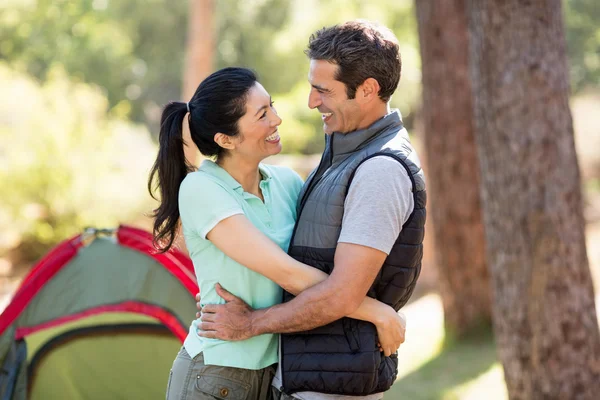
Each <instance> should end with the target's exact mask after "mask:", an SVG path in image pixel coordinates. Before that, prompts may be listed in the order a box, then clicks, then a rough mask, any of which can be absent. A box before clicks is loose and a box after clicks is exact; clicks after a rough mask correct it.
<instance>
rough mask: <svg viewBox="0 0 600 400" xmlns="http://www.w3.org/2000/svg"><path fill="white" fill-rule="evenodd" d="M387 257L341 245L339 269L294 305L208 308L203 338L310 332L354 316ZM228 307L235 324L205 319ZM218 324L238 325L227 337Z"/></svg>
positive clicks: (304, 294)
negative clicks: (252, 307)
mask: <svg viewBox="0 0 600 400" xmlns="http://www.w3.org/2000/svg"><path fill="white" fill-rule="evenodd" d="M386 257H387V254H386V253H384V252H382V251H380V250H377V249H374V248H371V247H366V246H361V245H357V244H352V243H338V246H337V249H336V252H335V259H334V265H335V268H334V269H333V272H332V273H331V275H330V277H329V278H328V279H326V280H325V281H323V282H321V283H318V284H317V285H315V286H313V287H311V288H309V289H307V290H305V291H303V292H302V293H300V294H299V295H298V297H296V298H294V299H293V300H292V301H290V302H287V303H284V304H279V305H276V306H273V307H269V308H266V309H262V310H251V309H250V308H248V307H247V305H246V306H245V307H247V309H246V310H242V309H241V308H244V306H243V305H241V304H239V303H236V302H231V303H227V304H224V305H212V304H207V305H206V306H204V307H203V309H202V314H203V318H202V321H203V322H202V323H201V324H200V329H201V330H202V332H200V335H201V336H203V337H208V338H214V337H217V336H219V338H222V339H228V340H242V339H247V338H249V337H252V336H256V335H262V334H264V333H286V332H298V331H305V330H310V329H313V328H316V327H318V326H323V325H326V324H328V323H330V322H332V321H335V320H338V319H340V318H342V317H344V316H346V315H350V314H352V313H354V312H355V311H356V310H357V309H358V307H359V306H360V305H361V303H362V302H363V300H364V298H365V296H366V294H367V291H368V290H369V288H370V287H371V285H372V284H373V282H374V281H375V277H376V276H377V274H378V273H379V270H380V269H381V266H382V265H383V262H384V261H385V258H386ZM225 300H227V299H225ZM228 306H229V307H230V308H235V310H233V311H234V314H233V315H235V316H236V320H235V321H218V320H215V319H214V318H213V317H212V316H210V315H207V317H206V318H205V317H204V315H205V314H211V313H214V312H216V311H217V310H219V308H226V307H228ZM226 315H227V314H226ZM215 323H217V324H224V323H225V324H235V327H232V326H228V329H227V332H228V334H229V336H228V337H223V336H222V335H217V334H216V333H215V332H214V331H212V329H213V325H214V324H215ZM236 327H237V328H236Z"/></svg>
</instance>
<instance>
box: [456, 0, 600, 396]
mask: <svg viewBox="0 0 600 400" xmlns="http://www.w3.org/2000/svg"><path fill="white" fill-rule="evenodd" d="M468 16H469V30H470V32H471V58H470V60H471V68H470V71H471V81H472V84H473V94H474V99H475V103H474V104H475V121H476V132H477V135H476V141H477V146H478V150H479V156H480V164H481V177H482V196H483V212H484V221H485V228H486V229H485V231H486V240H487V249H488V262H489V264H490V271H491V276H492V282H493V290H494V299H495V300H494V304H493V312H494V326H495V333H496V338H497V342H498V345H499V355H500V359H501V361H502V364H503V366H504V374H505V378H506V383H507V387H508V392H509V395H510V398H511V399H597V398H598V394H599V393H600V334H599V332H598V322H597V319H596V310H595V305H594V293H593V288H592V281H591V277H590V271H589V266H588V260H587V254H586V248H585V240H584V239H585V238H584V225H585V222H584V219H583V212H582V198H581V188H580V174H579V170H578V165H577V155H576V153H575V146H574V140H573V124H572V119H571V113H570V110H569V102H568V100H569V75H568V68H567V60H566V45H565V32H564V28H563V20H562V10H561V1H560V0H529V1H523V0H506V1H480V0H469V2H468Z"/></svg>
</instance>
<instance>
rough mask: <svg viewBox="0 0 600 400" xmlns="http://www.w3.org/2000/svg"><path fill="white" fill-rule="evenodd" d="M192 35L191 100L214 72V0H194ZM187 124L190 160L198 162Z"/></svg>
mask: <svg viewBox="0 0 600 400" xmlns="http://www.w3.org/2000/svg"><path fill="white" fill-rule="evenodd" d="M189 10H190V14H189V20H188V38H187V45H186V54H185V71H184V74H183V98H184V99H185V101H188V100H189V99H191V97H192V96H193V95H194V92H195V91H196V88H197V87H198V85H199V84H200V82H201V81H202V80H203V79H204V78H206V77H207V76H208V75H210V73H211V72H212V71H213V68H214V67H213V65H214V58H215V40H216V39H215V26H214V25H215V24H214V17H215V15H214V14H215V4H214V0H190V2H189ZM183 125H184V140H185V142H186V143H187V146H186V148H185V156H186V159H187V160H188V161H189V162H190V163H192V164H196V162H197V159H198V149H197V148H196V146H195V145H194V144H193V143H192V141H191V138H190V133H189V128H188V126H187V124H183Z"/></svg>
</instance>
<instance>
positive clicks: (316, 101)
mask: <svg viewBox="0 0 600 400" xmlns="http://www.w3.org/2000/svg"><path fill="white" fill-rule="evenodd" d="M320 105H321V96H320V95H319V93H317V92H316V91H314V90H311V91H310V94H309V95H308V108H310V109H313V108H317V107H319V106H320Z"/></svg>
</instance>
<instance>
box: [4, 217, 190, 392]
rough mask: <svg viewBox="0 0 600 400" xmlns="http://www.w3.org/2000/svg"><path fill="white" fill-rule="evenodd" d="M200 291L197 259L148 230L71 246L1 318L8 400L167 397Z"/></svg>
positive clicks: (45, 265) (27, 284)
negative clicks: (157, 246)
mask: <svg viewBox="0 0 600 400" xmlns="http://www.w3.org/2000/svg"><path fill="white" fill-rule="evenodd" d="M197 291H198V290H197V285H196V278H195V275H194V272H193V266H192V263H191V261H190V260H189V258H187V257H186V256H184V255H183V254H181V253H179V252H176V251H173V252H169V253H166V254H157V253H156V252H155V251H154V249H153V247H152V238H151V235H150V234H149V233H147V232H145V231H141V230H138V229H135V228H131V227H126V226H121V227H119V228H118V229H116V230H114V231H104V230H88V231H87V232H85V233H84V234H82V235H79V236H77V237H75V238H72V239H70V240H68V241H65V242H63V243H62V244H61V245H59V246H58V247H57V248H55V249H54V250H52V251H51V252H50V253H49V254H48V255H47V256H46V257H45V258H44V259H42V260H41V261H40V262H39V263H38V264H37V265H36V266H34V268H32V270H31V272H30V273H29V275H28V276H27V277H26V278H25V279H24V280H23V282H22V284H21V286H20V288H19V289H18V290H17V292H16V294H15V296H14V297H13V300H12V302H11V303H10V304H9V305H8V306H7V308H6V309H5V311H4V312H3V313H2V315H1V316H0V360H1V362H2V366H3V371H4V374H3V375H2V376H1V377H0V400H20V399H26V398H29V399H33V400H37V399H138V398H139V399H162V398H164V396H165V390H166V384H167V379H168V376H169V369H170V367H171V365H172V362H173V359H174V358H175V356H176V354H177V351H178V349H179V348H180V347H181V343H182V341H183V340H184V338H185V336H186V334H187V329H188V326H189V322H190V321H191V319H192V318H194V315H195V312H196V309H195V300H194V294H195V293H196V292H197Z"/></svg>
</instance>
